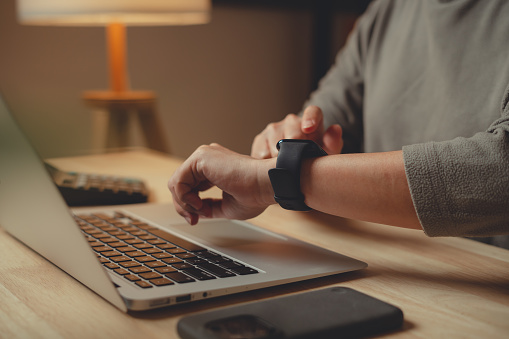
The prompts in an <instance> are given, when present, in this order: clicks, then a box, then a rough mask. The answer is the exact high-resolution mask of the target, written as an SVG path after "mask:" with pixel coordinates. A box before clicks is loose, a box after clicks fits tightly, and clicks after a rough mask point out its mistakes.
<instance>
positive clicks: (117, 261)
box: [0, 96, 367, 312]
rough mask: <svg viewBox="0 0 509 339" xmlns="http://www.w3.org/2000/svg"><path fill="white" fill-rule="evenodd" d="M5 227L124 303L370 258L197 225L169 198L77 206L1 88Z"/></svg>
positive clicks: (266, 282)
mask: <svg viewBox="0 0 509 339" xmlns="http://www.w3.org/2000/svg"><path fill="white" fill-rule="evenodd" d="M0 226H1V227H2V228H3V229H5V230H6V231H7V232H8V233H10V234H11V235H12V236H14V237H15V238H17V239H18V240H19V241H21V242H22V243H24V244H25V245H26V246H28V247H30V248H31V249H33V250H35V251H36V252H38V253H39V254H40V255H42V256H43V257H45V258H46V259H47V260H49V261H50V262H52V263H53V264H54V265H56V266H58V267H59V268H60V269H62V270H63V271H65V272H67V273H68V274H69V275H71V276H72V277H74V278H75V279H77V280H78V281H80V282H81V283H82V284H83V285H85V286H87V287H88V288H90V289H91V290H93V291H94V292H96V293H97V294H98V295H100V296H101V297H103V298H104V299H106V300H107V301H109V302H110V303H111V304H113V305H115V306H116V307H118V308H119V309H121V310H122V311H124V312H127V311H130V310H132V311H143V310H150V309H155V308H159V307H166V306H170V305H177V304H181V303H187V302H195V301H199V300H203V299H209V298H214V297H219V296H223V295H228V294H232V293H238V292H243V291H249V290H253V289H260V288H266V287H270V286H276V285H281V284H287V283H291V282H297V281H302V280H307V279H314V278H318V277H324V276H329V275H334V274H339V273H343V272H350V271H355V270H359V269H362V268H364V267H366V266H367V265H366V263H364V262H361V261H359V260H356V259H353V258H350V257H347V256H344V255H342V254H339V253H335V252H332V251H329V250H326V249H323V248H320V247H317V246H313V245H311V244H308V243H305V242H302V241H299V240H297V239H293V238H290V237H287V236H284V235H281V234H276V233H273V232H271V231H268V230H265V229H263V228H260V227H257V226H255V225H252V224H250V223H249V222H244V221H234V220H204V221H200V223H199V224H198V225H196V226H193V227H190V226H189V225H188V224H187V223H185V222H184V220H183V219H182V218H181V217H180V216H179V215H178V214H177V213H176V212H175V210H174V208H173V206H170V205H168V204H166V205H161V204H153V203H145V204H137V205H123V206H108V207H105V206H101V207H95V208H94V207H87V208H78V209H70V208H69V207H68V206H67V205H66V204H65V201H64V199H63V198H62V196H61V195H60V193H59V191H58V189H57V188H56V186H55V184H54V182H53V180H52V178H51V176H50V174H49V173H48V171H47V170H46V168H45V166H44V163H43V161H42V160H41V159H40V157H39V156H38V155H37V153H36V151H35V150H34V148H33V147H32V146H31V145H30V143H29V141H28V140H27V138H26V137H25V135H24V134H23V132H22V131H21V129H20V127H19V126H18V124H17V123H16V122H15V119H14V118H13V116H12V115H11V114H10V112H9V110H8V108H7V105H6V104H5V102H4V101H3V99H2V97H1V96H0Z"/></svg>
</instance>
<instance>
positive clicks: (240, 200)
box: [168, 144, 275, 225]
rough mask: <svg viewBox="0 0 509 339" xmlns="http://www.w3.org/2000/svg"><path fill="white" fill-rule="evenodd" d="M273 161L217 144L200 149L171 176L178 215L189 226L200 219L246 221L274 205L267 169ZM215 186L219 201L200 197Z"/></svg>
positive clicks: (272, 165) (170, 181) (272, 164)
mask: <svg viewBox="0 0 509 339" xmlns="http://www.w3.org/2000/svg"><path fill="white" fill-rule="evenodd" d="M273 167H275V159H268V160H258V159H254V158H251V157H249V156H245V155H241V154H238V153H235V152H233V151H231V150H229V149H226V148H224V147H222V146H220V145H218V144H211V145H209V146H201V147H199V148H198V149H197V150H196V151H195V152H194V153H193V154H192V155H191V156H190V157H189V158H188V159H187V160H186V161H185V162H184V163H183V164H182V165H181V166H180V167H179V168H178V169H177V170H176V171H175V173H174V174H173V176H172V177H171V178H170V180H169V182H168V188H169V189H170V191H171V194H172V195H173V204H174V205H175V208H176V210H177V212H178V213H179V214H180V215H181V216H183V217H184V218H185V219H186V220H187V222H188V223H189V224H191V225H195V224H196V223H197V222H198V220H199V218H200V216H201V217H207V218H227V219H249V218H253V217H255V216H257V215H258V214H260V213H262V212H263V211H264V210H265V209H266V208H267V207H268V206H269V205H270V204H274V203H275V201H274V192H273V190H272V186H271V184H270V180H269V176H268V170H269V169H270V168H273ZM213 186H217V187H218V188H219V189H221V190H222V191H223V197H222V199H202V198H200V196H199V193H200V192H201V191H205V190H207V189H209V188H211V187H213Z"/></svg>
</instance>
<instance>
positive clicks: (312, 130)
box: [251, 106, 343, 159]
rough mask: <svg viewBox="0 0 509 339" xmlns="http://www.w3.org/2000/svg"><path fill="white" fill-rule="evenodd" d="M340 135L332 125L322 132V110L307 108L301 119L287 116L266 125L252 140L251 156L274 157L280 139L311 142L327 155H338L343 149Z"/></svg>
mask: <svg viewBox="0 0 509 339" xmlns="http://www.w3.org/2000/svg"><path fill="white" fill-rule="evenodd" d="M342 134H343V131H342V129H341V126H339V125H332V126H330V127H329V128H328V129H327V130H325V131H324V126H323V113H322V110H321V109H320V108H319V107H317V106H308V107H307V108H306V109H305V110H304V113H303V114H302V118H301V117H299V116H297V115H295V114H288V115H287V116H286V117H285V118H284V119H283V120H281V121H279V122H273V123H270V124H268V125H267V127H265V129H264V130H263V131H262V132H261V133H260V134H258V135H257V136H256V137H255V138H254V141H253V145H252V147H251V156H252V157H254V158H258V159H267V158H273V157H276V156H277V153H278V151H277V148H276V144H277V142H278V141H279V140H281V139H309V140H313V141H315V142H316V143H317V144H319V145H320V146H322V148H323V149H324V150H325V151H326V152H327V153H328V154H339V153H341V149H342V148H343V139H342Z"/></svg>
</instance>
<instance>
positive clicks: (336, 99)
mask: <svg viewBox="0 0 509 339" xmlns="http://www.w3.org/2000/svg"><path fill="white" fill-rule="evenodd" d="M379 7H380V6H379V2H378V1H375V2H373V3H371V4H370V6H369V7H368V9H367V10H366V11H365V13H364V14H363V15H362V16H361V17H360V18H359V19H358V20H357V22H356V24H355V27H354V28H353V30H352V32H351V33H350V35H349V37H348V39H347V42H346V44H345V46H344V47H343V48H342V49H341V50H340V51H339V53H338V54H337V56H336V60H335V63H334V65H333V66H332V67H331V68H330V69H329V71H328V72H327V74H326V75H325V76H324V77H323V78H322V79H321V80H320V83H319V86H318V88H317V90H315V91H314V92H313V93H312V94H311V96H310V98H309V100H308V101H307V102H306V103H305V104H304V107H306V106H309V105H316V106H318V107H320V108H321V109H322V112H323V114H324V126H325V127H326V128H327V127H328V126H330V125H332V124H339V125H341V127H342V128H343V140H344V142H345V146H344V148H343V153H353V152H361V151H362V150H363V118H362V116H363V98H364V64H365V58H366V54H367V49H368V46H369V40H370V33H371V30H372V26H373V24H374V21H375V20H376V17H377V14H378V11H379ZM301 113H302V112H301Z"/></svg>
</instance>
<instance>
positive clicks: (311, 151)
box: [276, 139, 328, 158]
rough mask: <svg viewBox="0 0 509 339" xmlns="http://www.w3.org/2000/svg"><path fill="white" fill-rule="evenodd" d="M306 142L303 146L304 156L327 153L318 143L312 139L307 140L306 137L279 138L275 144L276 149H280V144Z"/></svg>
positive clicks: (316, 155) (309, 156) (317, 155)
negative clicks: (305, 145)
mask: <svg viewBox="0 0 509 339" xmlns="http://www.w3.org/2000/svg"><path fill="white" fill-rule="evenodd" d="M283 143H286V144H289V145H291V144H301V145H302V144H307V145H308V146H307V147H305V148H304V154H303V157H304V158H314V157H321V156H324V155H328V154H327V152H325V151H324V150H323V149H322V148H321V147H320V145H318V144H317V143H316V142H314V141H313V140H307V139H281V140H279V141H278V143H277V144H276V147H277V149H278V151H279V150H280V149H281V144H283Z"/></svg>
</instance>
